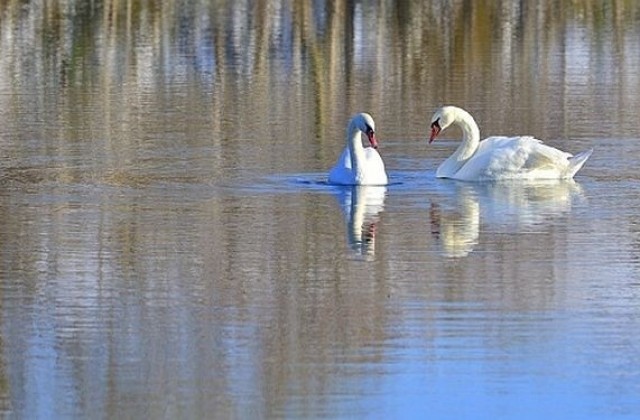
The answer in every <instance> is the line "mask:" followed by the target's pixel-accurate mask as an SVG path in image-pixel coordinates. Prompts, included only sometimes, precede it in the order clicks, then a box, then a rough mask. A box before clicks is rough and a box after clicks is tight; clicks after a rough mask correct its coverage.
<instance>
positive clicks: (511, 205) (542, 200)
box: [429, 180, 582, 257]
mask: <svg viewBox="0 0 640 420" xmlns="http://www.w3.org/2000/svg"><path fill="white" fill-rule="evenodd" d="M452 185H453V186H454V189H455V191H454V194H453V195H451V196H448V197H442V200H441V201H440V202H435V201H432V203H431V206H430V209H429V217H430V222H431V234H432V236H434V237H435V238H436V242H437V243H438V246H439V247H440V248H441V251H442V252H443V253H444V254H445V255H446V256H449V257H465V256H467V255H468V254H469V253H470V252H471V251H473V249H474V247H475V246H476V245H477V244H478V239H479V236H480V222H481V220H482V223H483V224H487V225H491V226H492V230H493V229H496V228H499V227H500V226H502V227H505V228H507V229H509V230H510V231H516V232H518V231H520V230H522V229H525V228H526V227H528V226H534V225H537V224H540V223H543V222H544V221H546V220H548V218H549V217H554V216H560V215H563V214H566V213H568V212H569V211H570V210H571V207H572V205H573V202H574V201H575V200H576V199H579V198H581V197H582V189H581V188H580V186H579V185H578V184H576V183H575V181H573V180H558V181H511V182H494V183H481V184H471V183H460V182H455V181H453V182H452Z"/></svg>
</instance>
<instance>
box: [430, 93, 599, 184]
mask: <svg viewBox="0 0 640 420" xmlns="http://www.w3.org/2000/svg"><path fill="white" fill-rule="evenodd" d="M451 125H457V126H458V127H460V128H461V129H462V133H463V135H462V143H461V144H460V146H458V148H457V149H456V151H455V152H454V153H453V154H452V155H451V156H449V157H448V158H447V159H446V160H445V161H444V162H442V164H440V166H439V167H438V169H437V171H436V176H437V177H438V178H452V179H458V180H462V181H491V180H501V179H524V180H537V179H571V178H573V176H574V175H575V174H576V172H578V171H579V170H580V168H582V165H584V163H585V162H586V160H587V159H588V158H589V156H591V153H592V152H593V149H589V150H586V151H584V152H581V153H578V154H577V155H575V156H573V155H571V154H570V153H567V152H563V151H561V150H558V149H555V148H553V147H551V146H547V145H545V144H543V143H542V141H540V140H538V139H536V138H533V137H530V136H520V137H502V136H499V137H489V138H487V139H485V140H482V141H480V130H479V129H478V125H477V124H476V122H475V120H474V119H473V117H472V116H471V114H469V113H468V112H467V111H465V110H464V109H462V108H458V107H456V106H444V107H442V108H439V109H438V110H436V112H435V113H434V114H433V118H432V119H431V136H430V137H429V143H432V142H433V140H434V139H435V138H436V137H437V136H438V134H440V132H442V131H444V130H446V129H447V127H449V126H451Z"/></svg>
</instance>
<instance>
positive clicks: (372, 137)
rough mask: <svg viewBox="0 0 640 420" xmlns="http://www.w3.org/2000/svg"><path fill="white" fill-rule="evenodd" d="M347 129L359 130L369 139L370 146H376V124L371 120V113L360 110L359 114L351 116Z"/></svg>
mask: <svg viewBox="0 0 640 420" xmlns="http://www.w3.org/2000/svg"><path fill="white" fill-rule="evenodd" d="M349 130H350V131H353V130H360V131H361V132H363V133H364V134H365V135H366V136H367V139H369V143H370V144H371V147H373V148H374V149H377V148H378V140H377V139H376V134H375V133H376V124H375V123H374V122H373V118H372V117H371V115H369V114H367V113H366V112H361V113H360V114H356V115H354V117H353V118H351V123H350V124H349Z"/></svg>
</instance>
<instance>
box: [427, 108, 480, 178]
mask: <svg viewBox="0 0 640 420" xmlns="http://www.w3.org/2000/svg"><path fill="white" fill-rule="evenodd" d="M451 125H457V126H458V127H460V128H461V129H462V143H460V146H458V148H457V149H456V151H455V152H453V154H452V155H451V156H449V157H448V158H447V159H446V160H445V161H444V162H442V164H441V165H440V166H439V167H438V170H437V171H436V176H437V177H439V178H450V177H452V176H453V175H454V174H455V173H456V172H458V170H459V169H460V168H461V167H462V166H463V165H464V164H465V163H466V162H467V161H468V160H469V159H470V158H471V157H472V156H473V154H474V153H475V152H476V150H477V149H478V144H479V143H480V129H479V128H478V124H476V122H475V120H474V119H473V117H472V116H471V114H469V113H468V112H466V111H464V110H462V109H459V108H458V109H456V113H455V117H454V120H453V122H452V123H451Z"/></svg>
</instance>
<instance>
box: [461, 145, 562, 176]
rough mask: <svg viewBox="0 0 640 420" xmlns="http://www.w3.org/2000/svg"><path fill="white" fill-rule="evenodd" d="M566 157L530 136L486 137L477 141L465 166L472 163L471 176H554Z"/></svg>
mask: <svg viewBox="0 0 640 420" xmlns="http://www.w3.org/2000/svg"><path fill="white" fill-rule="evenodd" d="M570 157H571V155H570V154H569V153H565V152H563V151H561V150H558V149H554V148H553V147H550V146H547V145H545V144H544V143H542V141H540V140H538V139H536V138H533V137H528V136H524V137H489V138H488V139H486V140H484V141H482V142H480V145H479V147H478V151H477V152H476V154H475V155H474V156H473V159H472V162H473V165H472V166H471V167H470V168H469V169H470V170H474V167H475V172H476V174H475V176H476V177H478V178H485V179H499V178H530V177H541V178H545V177H556V176H557V174H556V172H558V171H559V170H562V168H564V167H565V166H566V165H567V163H568V158H570ZM472 162H471V161H470V162H469V163H472ZM466 166H467V165H465V169H467V168H466ZM467 176H471V174H468V175H467Z"/></svg>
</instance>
